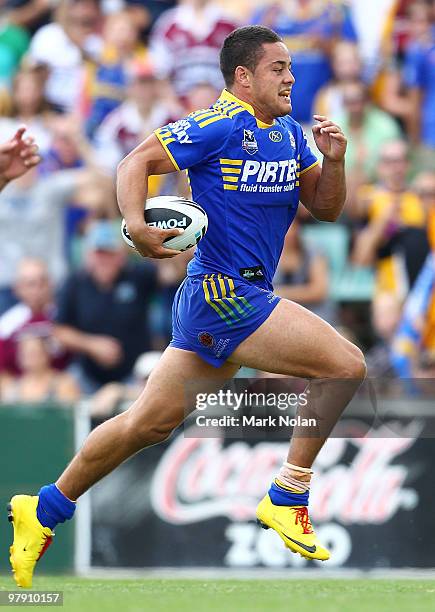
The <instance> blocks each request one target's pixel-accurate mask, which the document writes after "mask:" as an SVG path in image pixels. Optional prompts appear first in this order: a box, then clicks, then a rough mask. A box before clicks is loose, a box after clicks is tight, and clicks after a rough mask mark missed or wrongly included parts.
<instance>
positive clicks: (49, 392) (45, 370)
mask: <svg viewBox="0 0 435 612" xmlns="http://www.w3.org/2000/svg"><path fill="white" fill-rule="evenodd" d="M17 362H18V365H19V368H20V371H21V374H20V375H19V376H8V375H3V376H2V377H1V382H0V393H1V400H2V402H3V403H12V402H20V403H23V402H25V403H27V402H32V403H33V402H68V403H72V402H75V401H77V400H78V399H79V397H80V391H79V388H78V386H77V384H76V382H75V381H74V379H73V377H72V376H71V375H70V374H68V373H67V372H59V371H57V370H55V369H53V368H52V367H51V364H50V349H49V346H48V344H47V339H46V338H44V337H43V336H40V335H39V334H38V335H33V334H32V333H29V332H26V333H23V334H22V335H20V336H19V338H18V340H17Z"/></svg>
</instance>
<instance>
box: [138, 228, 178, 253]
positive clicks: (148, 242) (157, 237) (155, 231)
mask: <svg viewBox="0 0 435 612" xmlns="http://www.w3.org/2000/svg"><path fill="white" fill-rule="evenodd" d="M127 229H128V233H129V235H130V238H131V239H132V241H133V243H134V246H135V247H136V250H137V251H138V252H139V253H140V254H141V255H142V257H153V258H154V259H168V258H169V257H175V255H179V254H180V253H182V251H176V250H175V249H167V248H166V247H164V246H163V242H164V241H165V240H167V238H173V237H174V236H179V235H180V234H182V233H183V231H184V230H182V229H168V230H163V229H159V228H157V227H149V226H148V225H145V224H144V225H143V227H142V228H140V229H139V230H133V231H130V228H127Z"/></svg>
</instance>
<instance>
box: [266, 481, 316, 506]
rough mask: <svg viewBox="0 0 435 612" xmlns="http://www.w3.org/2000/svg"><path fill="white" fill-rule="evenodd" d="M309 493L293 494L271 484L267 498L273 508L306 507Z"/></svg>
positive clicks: (273, 483) (274, 483)
mask: <svg viewBox="0 0 435 612" xmlns="http://www.w3.org/2000/svg"><path fill="white" fill-rule="evenodd" d="M309 496H310V492H309V491H305V493H294V492H293V491H287V489H284V488H283V487H280V486H279V485H278V484H276V482H272V484H271V485H270V489H269V497H270V499H271V501H272V504H274V505H275V506H308V498H309Z"/></svg>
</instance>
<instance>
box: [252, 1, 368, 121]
mask: <svg viewBox="0 0 435 612" xmlns="http://www.w3.org/2000/svg"><path fill="white" fill-rule="evenodd" d="M253 23H261V24H263V25H266V26H268V27H270V28H272V29H273V30H275V31H276V32H277V33H278V34H279V35H280V36H282V38H283V40H284V43H285V44H286V45H287V47H288V48H289V50H290V55H291V58H292V72H293V74H294V77H295V79H296V83H297V86H296V87H294V88H293V89H292V106H293V111H292V116H293V117H294V118H295V119H296V121H298V122H299V123H308V122H311V121H312V112H313V103H314V98H315V96H316V94H317V92H318V91H319V89H320V88H321V87H322V86H323V85H325V84H326V83H327V82H328V81H329V80H330V78H331V76H332V74H331V64H330V56H331V52H332V49H333V46H334V44H335V42H336V41H337V40H338V39H339V38H343V39H344V40H349V41H356V38H357V37H356V33H355V29H354V27H353V24H352V19H351V17H350V13H349V11H348V10H347V9H346V7H345V5H344V4H342V3H340V2H329V1H328V0H320V1H318V0H294V1H293V2H288V1H287V0H280V1H278V2H273V3H272V5H268V6H266V7H264V8H262V9H260V11H259V12H257V13H256V14H255V15H254V17H253Z"/></svg>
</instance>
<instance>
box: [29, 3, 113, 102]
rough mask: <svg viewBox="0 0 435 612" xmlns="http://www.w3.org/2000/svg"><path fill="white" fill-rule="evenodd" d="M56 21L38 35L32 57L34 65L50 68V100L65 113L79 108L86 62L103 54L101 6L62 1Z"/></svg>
mask: <svg viewBox="0 0 435 612" xmlns="http://www.w3.org/2000/svg"><path fill="white" fill-rule="evenodd" d="M56 17H57V21H54V22H53V23H49V24H47V25H45V26H43V27H42V28H40V29H39V30H38V31H37V32H36V34H35V35H34V37H33V38H32V42H31V45H30V49H29V54H30V58H31V59H32V60H33V61H34V62H35V63H37V64H43V65H45V66H47V67H48V69H49V71H50V73H49V77H48V80H47V85H46V96H47V100H48V101H49V102H50V103H51V104H53V105H54V106H55V107H56V108H57V109H58V110H59V111H62V112H64V111H66V110H72V109H74V108H76V107H77V104H78V97H79V93H80V82H81V78H82V69H83V59H84V58H85V57H91V58H96V57H98V54H99V53H100V52H101V48H102V40H101V37H100V36H99V34H98V30H99V26H100V23H101V13H100V7H99V2H98V0H61V2H60V4H59V6H58V7H57V11H56Z"/></svg>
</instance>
